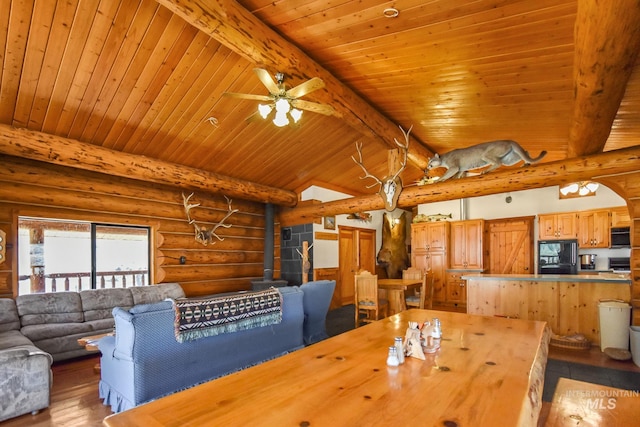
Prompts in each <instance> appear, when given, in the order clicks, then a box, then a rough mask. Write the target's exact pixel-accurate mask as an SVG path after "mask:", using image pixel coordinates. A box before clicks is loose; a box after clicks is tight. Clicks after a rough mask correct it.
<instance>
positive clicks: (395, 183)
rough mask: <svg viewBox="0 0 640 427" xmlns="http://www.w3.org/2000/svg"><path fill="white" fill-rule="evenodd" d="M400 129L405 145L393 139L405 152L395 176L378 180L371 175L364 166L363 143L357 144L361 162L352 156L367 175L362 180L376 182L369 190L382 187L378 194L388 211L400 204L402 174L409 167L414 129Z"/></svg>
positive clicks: (369, 186)
mask: <svg viewBox="0 0 640 427" xmlns="http://www.w3.org/2000/svg"><path fill="white" fill-rule="evenodd" d="M399 127H400V130H401V131H402V134H403V135H404V139H405V144H401V143H400V142H399V141H398V140H397V139H395V138H393V140H394V141H395V143H396V145H397V146H398V147H400V150H401V151H402V152H403V159H402V163H401V166H400V169H398V170H397V171H396V172H395V173H394V174H393V175H390V176H386V177H384V178H383V179H378V178H377V177H375V176H374V175H371V174H370V173H369V172H367V168H365V167H364V164H363V161H362V143H361V142H360V143H358V142H357V143H356V150H358V156H359V157H360V161H358V160H356V158H355V157H353V156H351V158H352V159H353V161H354V162H356V164H357V165H358V166H360V167H361V168H362V170H363V171H364V173H365V175H364V176H361V177H360V179H365V178H373V179H375V180H376V182H375V183H373V184H371V185H368V186H367V188H371V187H373V186H375V185H380V190H378V194H380V197H382V200H384V208H385V209H386V210H388V211H393V210H394V209H395V208H396V205H397V204H398V198H399V197H400V193H401V192H402V179H401V178H400V173H401V172H402V171H403V170H404V168H405V167H406V166H407V155H408V152H409V133H410V132H411V129H412V128H413V126H411V127H410V128H409V130H408V131H406V132H405V131H404V129H402V127H401V126H399Z"/></svg>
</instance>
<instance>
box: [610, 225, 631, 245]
mask: <svg viewBox="0 0 640 427" xmlns="http://www.w3.org/2000/svg"><path fill="white" fill-rule="evenodd" d="M611 247H612V248H630V247H631V229H630V228H629V227H611Z"/></svg>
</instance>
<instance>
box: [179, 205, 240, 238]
mask: <svg viewBox="0 0 640 427" xmlns="http://www.w3.org/2000/svg"><path fill="white" fill-rule="evenodd" d="M191 197H193V193H191V194H190V195H189V197H186V196H185V195H184V193H182V203H183V204H184V210H185V212H186V214H187V220H188V221H189V224H193V228H194V230H195V238H196V242H200V243H202V244H203V245H205V246H207V245H208V244H209V243H211V244H215V243H216V242H215V241H214V240H213V238H214V237H215V238H216V239H218V240H219V241H221V242H222V241H223V240H224V239H223V238H222V237H220V236H218V235H217V234H216V230H217V229H218V228H220V227H224V228H230V227H231V224H225V223H224V222H225V221H226V220H227V218H229V217H230V216H231V215H233V214H234V213H236V212H238V209H231V199H229V198H228V197H227V196H224V198H225V199H226V200H227V205H228V210H227V214H226V215H225V216H224V218H222V220H221V221H220V222H219V223H217V224H216V225H214V226H213V227H212V228H211V230H207V229H206V227H201V226H199V225H198V224H197V223H196V220H195V219H193V218H191V215H190V213H189V212H190V211H191V209H193V208H196V207H198V206H200V203H195V204H191V205H190V204H189V200H190V199H191Z"/></svg>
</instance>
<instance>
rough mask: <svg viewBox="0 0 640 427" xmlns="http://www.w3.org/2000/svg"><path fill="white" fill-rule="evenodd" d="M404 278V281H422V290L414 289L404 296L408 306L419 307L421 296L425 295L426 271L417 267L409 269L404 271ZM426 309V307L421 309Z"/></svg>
mask: <svg viewBox="0 0 640 427" xmlns="http://www.w3.org/2000/svg"><path fill="white" fill-rule="evenodd" d="M402 278H403V279H412V280H415V279H418V280H422V286H421V287H420V289H412V290H410V291H408V292H407V293H406V294H405V295H404V299H405V303H406V305H407V306H411V307H418V306H419V302H420V296H421V295H424V293H423V292H424V291H423V289H422V288H423V287H424V280H423V279H424V270H422V269H421V268H417V267H409V268H407V269H406V270H402ZM420 308H424V307H420Z"/></svg>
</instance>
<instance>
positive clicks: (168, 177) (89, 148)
mask: <svg viewBox="0 0 640 427" xmlns="http://www.w3.org/2000/svg"><path fill="white" fill-rule="evenodd" d="M0 153H3V154H7V155H10V156H15V157H23V158H27V159H32V160H38V161H41V162H46V163H52V164H57V165H61V166H69V167H72V168H77V169H84V170H89V171H93V172H103V173H107V174H109V175H115V176H121V177H124V178H131V179H137V180H141V181H147V182H156V183H159V184H165V185H172V186H175V187H179V188H184V189H188V190H191V191H192V190H202V191H206V192H208V193H213V194H223V195H225V196H228V197H231V198H234V197H238V198H241V199H244V200H252V201H257V202H262V203H273V204H276V205H282V206H295V205H296V203H297V201H298V196H297V194H296V193H294V192H292V191H287V190H282V189H279V188H274V187H269V186H266V185H262V184H256V183H253V182H249V181H243V180H241V179H236V178H232V177H228V176H223V175H219V174H216V173H213V172H208V171H204V170H201V169H195V168H190V167H186V166H182V165H177V164H174V163H169V162H165V161H161V160H155V159H151V158H149V157H145V156H139V155H135V154H128V153H123V152H121V151H116V150H111V149H108V148H103V147H100V146H96V145H93V144H88V143H84V142H80V141H77V140H74V139H68V138H63V137H60V136H55V135H50V134H46V133H43V132H36V131H30V130H27V129H17V128H14V127H12V126H9V125H4V124H0Z"/></svg>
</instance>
